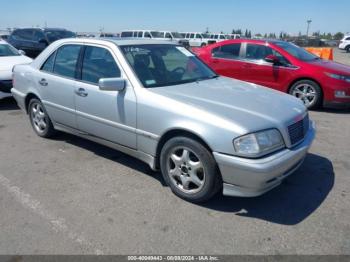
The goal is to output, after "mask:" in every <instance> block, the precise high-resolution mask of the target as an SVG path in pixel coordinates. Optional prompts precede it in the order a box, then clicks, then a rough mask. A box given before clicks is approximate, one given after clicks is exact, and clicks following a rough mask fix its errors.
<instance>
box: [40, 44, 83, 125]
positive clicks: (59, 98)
mask: <svg viewBox="0 0 350 262" xmlns="http://www.w3.org/2000/svg"><path fill="white" fill-rule="evenodd" d="M81 48H82V46H81V45H79V44H66V45H63V46H61V47H60V48H58V49H57V50H56V51H55V52H54V53H52V54H51V55H50V56H49V58H48V59H47V60H46V61H45V63H44V64H43V65H42V66H41V69H40V71H39V73H38V74H36V76H35V77H36V84H37V86H38V90H39V91H40V93H41V95H42V97H41V99H42V102H43V104H44V105H45V108H46V110H47V112H48V114H49V116H50V118H51V119H52V120H53V121H54V122H56V123H59V124H62V125H65V126H68V127H71V128H76V127H77V125H76V117H75V101H74V99H75V97H74V90H75V85H76V79H75V78H76V74H77V62H78V57H79V53H80V50H81Z"/></svg>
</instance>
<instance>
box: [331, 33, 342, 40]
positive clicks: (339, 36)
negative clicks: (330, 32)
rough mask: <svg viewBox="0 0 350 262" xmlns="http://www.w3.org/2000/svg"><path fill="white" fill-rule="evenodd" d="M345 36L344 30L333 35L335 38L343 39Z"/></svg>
mask: <svg viewBox="0 0 350 262" xmlns="http://www.w3.org/2000/svg"><path fill="white" fill-rule="evenodd" d="M343 37H344V34H343V33H342V32H338V33H336V34H335V35H334V36H333V38H334V39H335V40H342V39H343Z"/></svg>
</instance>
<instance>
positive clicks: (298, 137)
mask: <svg viewBox="0 0 350 262" xmlns="http://www.w3.org/2000/svg"><path fill="white" fill-rule="evenodd" d="M308 130H309V115H306V116H305V117H304V119H302V120H300V121H298V122H296V123H294V124H292V125H290V126H288V133H289V139H290V143H291V144H292V145H295V144H297V143H299V142H300V141H302V140H303V139H304V137H305V135H306V133H307V131H308Z"/></svg>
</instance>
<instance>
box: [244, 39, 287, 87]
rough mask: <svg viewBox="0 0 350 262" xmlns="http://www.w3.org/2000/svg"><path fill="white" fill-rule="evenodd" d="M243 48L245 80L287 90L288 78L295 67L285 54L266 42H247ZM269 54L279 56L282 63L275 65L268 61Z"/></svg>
mask: <svg viewBox="0 0 350 262" xmlns="http://www.w3.org/2000/svg"><path fill="white" fill-rule="evenodd" d="M243 50H244V51H243V52H244V54H243V56H244V59H245V62H244V63H243V65H242V71H241V72H242V79H243V80H245V81H248V82H252V83H255V84H258V85H262V86H267V87H271V88H274V89H277V90H280V91H285V89H286V87H285V86H284V85H285V83H286V82H288V80H287V79H290V78H291V75H292V74H293V72H294V69H293V67H292V66H291V64H290V62H289V61H288V60H287V59H286V58H285V57H284V56H283V55H281V54H280V53H279V52H277V51H276V50H273V49H272V48H271V47H270V46H267V45H266V44H255V43H254V44H253V43H246V44H245V45H244V49H243ZM268 55H275V56H277V57H278V58H279V59H280V61H281V63H280V64H276V65H274V64H272V63H269V62H266V61H265V57H267V56H268Z"/></svg>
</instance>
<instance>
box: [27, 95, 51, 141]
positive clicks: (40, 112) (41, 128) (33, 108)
mask: <svg viewBox="0 0 350 262" xmlns="http://www.w3.org/2000/svg"><path fill="white" fill-rule="evenodd" d="M28 115H29V120H30V123H31V124H32V127H33V129H34V132H35V133H36V134H37V135H38V136H40V137H45V138H49V137H52V136H53V135H54V134H55V133H56V131H55V129H54V127H53V125H52V122H51V120H50V118H49V116H48V114H47V112H46V110H45V107H44V106H43V104H42V103H41V101H40V100H39V99H37V98H33V99H31V100H30V101H29V105H28Z"/></svg>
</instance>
